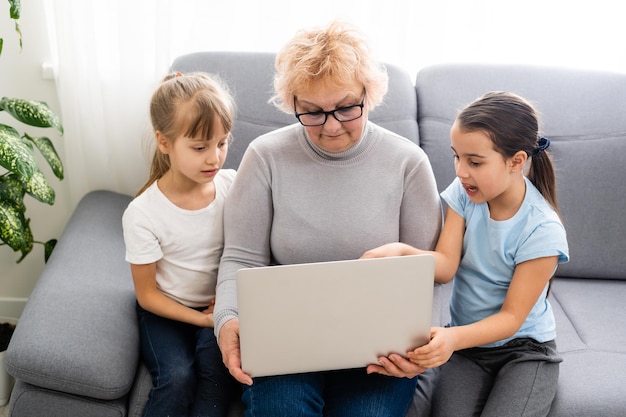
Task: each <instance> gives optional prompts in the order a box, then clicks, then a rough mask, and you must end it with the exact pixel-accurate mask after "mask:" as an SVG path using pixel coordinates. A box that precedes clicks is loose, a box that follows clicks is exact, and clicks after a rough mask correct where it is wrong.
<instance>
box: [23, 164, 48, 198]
mask: <svg viewBox="0 0 626 417" xmlns="http://www.w3.org/2000/svg"><path fill="white" fill-rule="evenodd" d="M24 185H25V186H26V192H27V193H28V194H30V195H31V196H33V197H35V198H36V199H37V200H39V201H41V202H42V203H47V204H50V205H53V204H54V196H55V194H54V190H53V189H52V187H51V186H50V184H48V181H47V180H46V177H45V176H44V175H43V174H42V173H41V172H40V171H37V172H35V173H34V174H33V176H32V177H30V179H29V180H28V181H27V182H26V183H25V184H24Z"/></svg>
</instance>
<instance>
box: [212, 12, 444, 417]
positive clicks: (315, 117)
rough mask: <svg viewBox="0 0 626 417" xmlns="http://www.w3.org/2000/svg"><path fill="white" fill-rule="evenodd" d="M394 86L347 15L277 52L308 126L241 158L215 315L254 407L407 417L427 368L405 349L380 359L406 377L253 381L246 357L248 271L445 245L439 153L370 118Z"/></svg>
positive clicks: (283, 95)
mask: <svg viewBox="0 0 626 417" xmlns="http://www.w3.org/2000/svg"><path fill="white" fill-rule="evenodd" d="M387 83H388V78H387V73H386V70H385V68H384V66H382V65H380V64H378V63H377V62H375V61H374V60H373V58H372V57H371V56H370V53H369V50H368V47H367V44H366V43H365V42H364V40H363V38H362V36H361V35H360V33H359V32H358V31H356V30H355V29H354V28H353V27H350V26H349V25H345V24H341V23H338V22H333V23H331V24H330V25H329V26H328V27H327V28H324V29H320V30H311V31H301V32H299V33H298V34H297V35H296V36H295V37H294V38H293V39H292V40H291V42H289V43H288V44H287V45H286V46H285V47H284V49H282V51H281V52H280V53H279V54H278V56H277V58H276V76H275V80H274V87H275V95H274V97H273V101H274V103H275V104H276V105H277V106H278V107H279V108H280V109H282V110H284V111H286V112H288V113H293V114H294V115H295V117H296V119H297V122H298V123H294V124H293V125H290V126H287V127H284V128H282V129H278V130H276V131H274V132H270V133H268V134H266V135H263V136H261V137H259V138H257V139H256V140H254V141H253V142H252V143H251V144H250V146H249V147H248V149H247V151H246V153H245V155H244V157H243V160H242V162H241V165H240V167H239V172H238V175H237V178H236V180H235V182H234V184H233V186H232V188H231V192H230V194H229V197H228V200H227V202H226V208H225V215H224V221H225V247H224V252H223V256H222V261H221V263H220V268H219V276H218V287H217V297H216V299H217V304H216V307H215V316H214V317H215V324H216V326H215V332H216V335H217V336H218V338H219V346H220V348H221V350H222V355H223V358H224V362H225V364H226V366H227V367H228V368H229V370H230V372H231V374H232V375H233V376H234V377H235V378H236V379H237V380H238V381H240V382H241V383H243V384H244V388H245V390H244V394H243V401H244V403H245V405H246V415H247V416H271V417H279V416H286V417H293V416H322V415H324V416H340V417H350V416H357V417H367V416H376V417H380V416H395V417H403V416H404V415H405V413H406V411H407V408H408V406H409V403H410V402H411V398H412V396H413V393H414V392H415V387H416V380H417V377H416V376H417V375H418V374H419V373H420V372H422V371H423V369H421V368H419V367H417V365H414V364H412V363H411V362H409V361H407V360H405V358H402V357H400V356H399V355H391V357H390V358H383V359H382V361H383V362H386V364H387V367H390V366H394V365H393V364H395V366H397V368H398V369H397V372H395V373H394V374H396V375H401V376H403V377H402V378H398V377H389V376H384V375H380V374H377V373H368V371H367V370H366V369H365V368H363V369H356V370H355V369H352V370H339V371H330V372H313V373H304V374H295V375H279V376H269V377H257V378H255V379H254V383H253V380H252V378H251V377H250V376H249V375H247V374H245V373H244V372H243V370H242V369H241V361H240V355H239V323H238V319H237V299H236V298H237V297H236V281H235V274H236V271H237V270H238V269H240V268H248V267H258V266H266V265H270V264H298V263H307V262H321V261H334V260H345V259H355V258H359V257H360V256H361V255H362V254H363V253H364V252H365V251H367V250H368V249H371V248H375V247H377V246H380V245H382V244H384V243H387V242H404V243H408V244H410V245H413V246H416V247H425V248H433V247H434V246H435V244H436V241H437V238H438V234H439V231H440V227H441V207H440V200H439V195H438V192H437V188H436V184H435V178H434V175H433V172H432V168H431V165H430V162H429V160H428V159H427V157H426V155H425V153H424V152H423V151H422V150H421V149H420V148H419V146H417V145H416V144H415V143H413V142H411V141H409V140H407V139H406V138H403V137H400V136H398V135H396V134H394V133H392V132H389V131H387V130H385V129H383V128H381V127H380V126H377V125H376V124H374V123H372V122H370V121H369V120H368V114H369V112H370V111H371V110H372V109H373V108H374V107H375V106H377V105H378V104H380V103H381V101H382V99H383V97H384V95H385V94H386V92H387ZM381 291H384V288H381ZM347 302H348V301H347ZM323 306H324V300H320V307H321V308H323ZM287 314H288V312H287Z"/></svg>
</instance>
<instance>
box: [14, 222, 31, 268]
mask: <svg viewBox="0 0 626 417" xmlns="http://www.w3.org/2000/svg"><path fill="white" fill-rule="evenodd" d="M24 242H25V243H24V246H22V247H21V248H20V251H21V252H22V256H21V257H20V259H18V260H17V263H18V264H19V263H20V262H22V259H24V258H25V257H26V255H28V254H29V253H30V252H31V251H32V250H33V243H35V239H33V231H32V230H31V229H30V219H26V222H25V223H24Z"/></svg>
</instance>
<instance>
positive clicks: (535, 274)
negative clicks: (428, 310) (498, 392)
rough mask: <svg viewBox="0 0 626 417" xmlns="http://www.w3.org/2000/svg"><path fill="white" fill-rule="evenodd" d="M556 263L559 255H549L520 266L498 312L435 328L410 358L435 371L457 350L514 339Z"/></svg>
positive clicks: (410, 354)
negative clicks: (462, 323) (466, 321)
mask: <svg viewBox="0 0 626 417" xmlns="http://www.w3.org/2000/svg"><path fill="white" fill-rule="evenodd" d="M557 261H558V257H557V256H550V257H545V258H537V259H533V260H530V261H526V262H522V263H520V264H518V265H517V266H516V268H515V272H514V274H513V279H512V281H511V284H510V286H509V289H508V291H507V294H506V298H505V299H504V303H503V304H502V308H501V309H500V311H499V312H497V313H496V314H493V315H491V316H489V317H486V318H484V319H482V320H480V321H477V322H475V323H472V324H468V325H465V326H457V327H450V328H434V329H433V330H432V333H431V340H430V342H429V343H428V344H427V345H425V346H422V347H420V348H418V349H416V350H414V351H413V352H410V353H409V354H408V357H409V359H410V360H411V361H413V362H415V363H418V364H419V365H421V366H423V367H425V368H433V367H436V366H440V365H442V364H444V363H445V362H447V361H448V359H450V356H451V355H452V353H453V352H454V351H457V350H461V349H466V348H470V347H476V346H481V345H485V344H488V343H493V342H496V341H498V340H503V339H506V338H508V337H511V336H513V335H514V334H515V333H516V332H517V331H518V330H519V329H520V327H521V326H522V324H523V323H524V321H525V320H526V318H527V317H528V314H529V313H530V310H531V309H532V308H533V306H534V305H535V303H536V302H537V300H538V299H539V296H540V295H541V293H542V292H543V290H544V289H545V286H546V284H547V283H548V281H549V280H550V278H551V277H552V275H553V273H554V269H555V268H556V265H557Z"/></svg>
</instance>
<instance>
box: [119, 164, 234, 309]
mask: <svg viewBox="0 0 626 417" xmlns="http://www.w3.org/2000/svg"><path fill="white" fill-rule="evenodd" d="M234 179H235V171H234V170H232V169H223V170H220V171H219V172H218V174H217V176H216V177H215V179H214V183H215V199H214V200H213V201H212V202H211V204H209V205H208V206H207V207H205V208H202V209H200V210H184V209H182V208H180V207H178V206H176V205H175V204H174V203H172V202H171V201H170V200H168V199H167V197H166V196H165V195H164V194H163V193H162V192H161V190H159V187H158V186H157V183H156V182H154V183H153V184H152V185H151V186H150V187H149V188H148V189H146V190H145V191H144V192H143V193H142V194H141V195H139V196H138V197H136V198H135V199H134V200H133V201H132V202H131V203H130V204H129V205H128V207H127V208H126V211H125V212H124V215H123V218H122V223H123V226H124V242H125V244H126V261H127V262H129V263H132V264H138V265H143V264H150V263H153V262H156V263H157V264H156V267H157V270H156V282H157V288H158V289H159V290H160V291H161V292H163V294H165V295H166V296H168V297H170V298H172V299H174V300H176V301H178V302H179V303H181V304H183V305H185V306H188V307H204V306H207V305H208V304H209V302H210V300H211V299H212V298H213V297H214V296H215V285H216V281H217V268H218V265H219V262H220V257H221V255H222V250H223V247H224V224H223V212H224V201H225V200H226V195H227V193H228V190H229V189H230V186H231V184H232V182H233V180H234Z"/></svg>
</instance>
